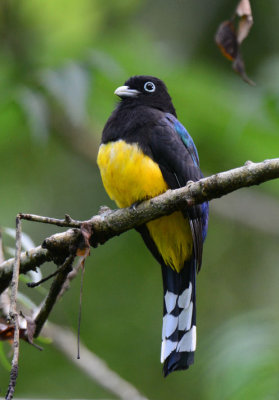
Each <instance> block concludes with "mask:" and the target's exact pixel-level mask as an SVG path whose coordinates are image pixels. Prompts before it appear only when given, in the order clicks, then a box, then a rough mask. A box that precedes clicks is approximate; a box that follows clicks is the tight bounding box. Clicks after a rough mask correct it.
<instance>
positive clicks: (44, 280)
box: [26, 265, 63, 288]
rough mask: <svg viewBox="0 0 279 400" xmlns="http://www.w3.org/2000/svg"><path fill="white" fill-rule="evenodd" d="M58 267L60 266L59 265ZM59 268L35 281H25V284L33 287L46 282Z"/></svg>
mask: <svg viewBox="0 0 279 400" xmlns="http://www.w3.org/2000/svg"><path fill="white" fill-rule="evenodd" d="M62 267H63V265H62ZM60 268H61V267H60ZM60 268H57V270H56V271H54V272H53V273H52V274H50V275H48V276H46V277H45V278H43V279H41V280H40V281H37V282H27V283H26V285H27V286H28V287H30V288H34V287H37V286H40V285H41V284H42V283H44V282H47V281H48V280H49V279H51V278H53V277H54V276H56V275H57V274H58V273H59V271H60Z"/></svg>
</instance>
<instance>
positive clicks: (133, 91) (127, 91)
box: [114, 86, 140, 98]
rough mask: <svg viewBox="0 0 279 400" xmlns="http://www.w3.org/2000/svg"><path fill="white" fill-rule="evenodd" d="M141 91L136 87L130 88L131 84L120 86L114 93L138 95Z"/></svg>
mask: <svg viewBox="0 0 279 400" xmlns="http://www.w3.org/2000/svg"><path fill="white" fill-rule="evenodd" d="M139 93H140V92H139V91H138V90H136V89H130V88H129V86H119V88H117V89H116V91H115V92H114V94H116V95H117V96H119V97H122V98H123V97H136V96H137V95H138V94H139Z"/></svg>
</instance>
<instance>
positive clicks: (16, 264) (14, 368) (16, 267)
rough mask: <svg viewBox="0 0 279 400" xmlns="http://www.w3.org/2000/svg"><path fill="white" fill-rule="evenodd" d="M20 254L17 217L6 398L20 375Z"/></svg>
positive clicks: (19, 228)
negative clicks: (11, 343) (18, 299)
mask: <svg viewBox="0 0 279 400" xmlns="http://www.w3.org/2000/svg"><path fill="white" fill-rule="evenodd" d="M20 255H21V220H20V217H19V216H17V217H16V256H15V262H14V269H13V277H12V282H11V300H10V301H11V302H10V313H9V318H10V320H11V321H12V322H13V324H14V341H13V349H14V354H13V360H12V368H11V373H10V382H9V387H8V391H7V394H6V400H11V399H12V398H13V395H14V391H15V385H16V379H17V375H18V359H19V321H18V313H17V310H16V300H17V290H18V280H19V269H20Z"/></svg>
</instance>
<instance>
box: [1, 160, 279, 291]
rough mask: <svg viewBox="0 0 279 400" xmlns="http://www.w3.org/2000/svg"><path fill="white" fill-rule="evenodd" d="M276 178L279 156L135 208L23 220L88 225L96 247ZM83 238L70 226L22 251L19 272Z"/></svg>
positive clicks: (4, 281) (5, 277)
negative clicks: (80, 216)
mask: <svg viewBox="0 0 279 400" xmlns="http://www.w3.org/2000/svg"><path fill="white" fill-rule="evenodd" d="M276 178H279V158H275V159H272V160H266V161H263V162H260V163H252V162H250V161H248V162H247V163H246V164H245V165H244V166H243V167H239V168H235V169H232V170H229V171H225V172H221V173H218V174H215V175H212V176H209V177H207V178H203V179H201V180H199V181H197V182H189V183H188V184H187V186H185V187H183V188H180V189H176V190H168V191H167V192H165V193H163V194H161V195H160V196H157V197H154V198H153V199H150V200H146V201H143V202H142V203H141V204H139V205H138V206H137V207H136V208H132V207H130V208H124V209H118V210H110V209H108V208H102V209H101V213H100V214H99V215H95V216H93V217H92V218H91V219H90V220H88V221H75V220H72V219H71V218H70V217H68V216H66V217H65V219H63V220H62V219H61V220H57V219H52V218H46V217H39V216H34V215H32V214H20V216H21V218H22V219H28V220H34V221H38V222H46V223H53V224H55V225H58V226H64V227H75V228H81V227H82V225H84V224H87V225H89V226H90V227H91V231H92V234H91V238H90V243H91V245H92V246H93V247H96V246H97V245H98V244H103V243H105V242H106V241H107V240H109V239H110V238H112V237H114V236H117V235H120V234H121V233H123V232H125V231H127V230H129V229H132V228H135V227H136V226H139V225H141V224H143V223H146V222H148V221H150V220H152V219H156V218H158V217H161V216H163V215H168V214H171V213H172V212H174V211H176V210H179V209H185V208H186V207H190V206H192V205H194V204H200V203H202V202H204V201H206V200H207V201H209V200H212V199H214V198H219V197H222V196H224V195H226V194H228V193H231V192H233V191H235V190H237V189H240V188H243V187H248V186H252V185H259V184H260V183H263V182H266V181H268V180H271V179H276ZM81 241H82V235H81V233H80V230H79V229H70V230H68V231H66V232H63V233H58V234H55V235H53V236H51V237H49V238H47V239H46V240H45V241H44V243H43V244H42V246H39V247H37V248H36V249H33V250H32V251H30V252H25V253H22V254H21V261H20V264H21V266H20V273H26V272H27V271H29V270H31V269H35V268H36V266H39V265H41V264H43V263H44V262H46V261H50V260H54V261H55V259H56V258H57V257H58V258H59V257H64V258H63V259H65V255H66V256H67V255H68V254H69V247H70V246H74V247H76V248H78V246H79V244H80V243H81ZM13 263H14V259H10V260H7V261H5V262H4V263H2V264H1V265H0V293H1V292H2V291H3V290H4V289H5V288H6V287H7V286H8V284H9V282H10V280H11V276H12V265H13Z"/></svg>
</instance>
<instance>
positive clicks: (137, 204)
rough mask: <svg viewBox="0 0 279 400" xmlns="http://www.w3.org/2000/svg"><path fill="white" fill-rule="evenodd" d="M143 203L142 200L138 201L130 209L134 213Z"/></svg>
mask: <svg viewBox="0 0 279 400" xmlns="http://www.w3.org/2000/svg"><path fill="white" fill-rule="evenodd" d="M141 203H142V200H139V201H136V202H135V203H133V204H132V205H130V207H129V209H130V210H132V211H136V210H137V207H138V206H139V205H140V204H141Z"/></svg>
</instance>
